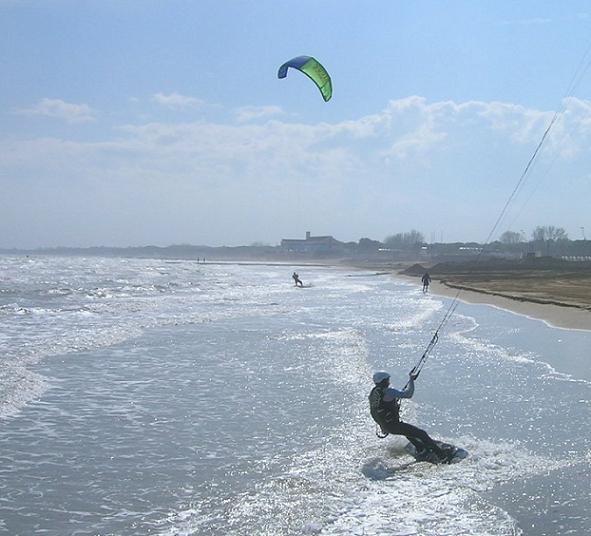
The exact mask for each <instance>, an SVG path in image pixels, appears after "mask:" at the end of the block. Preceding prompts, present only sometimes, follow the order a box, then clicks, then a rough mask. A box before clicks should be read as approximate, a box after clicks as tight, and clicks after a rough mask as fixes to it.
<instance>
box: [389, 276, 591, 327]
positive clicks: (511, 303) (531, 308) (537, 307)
mask: <svg viewBox="0 0 591 536" xmlns="http://www.w3.org/2000/svg"><path fill="white" fill-rule="evenodd" d="M397 277H399V278H401V279H404V280H405V281H409V282H412V283H416V285H417V288H418V289H420V288H421V286H422V285H421V279H420V277H413V276H407V275H403V274H397ZM504 283H505V285H504V286H505V288H508V289H510V288H511V284H510V282H509V281H505V282H504ZM429 292H432V293H434V294H438V295H441V296H446V297H450V298H455V297H456V296H457V297H458V299H459V300H461V301H463V302H466V303H479V304H486V305H491V306H493V307H498V308H500V309H505V310H507V311H511V312H513V313H516V314H519V315H524V316H527V317H529V318H535V319H538V320H542V321H544V322H546V323H547V324H549V325H551V326H554V327H559V328H564V329H583V330H590V331H591V310H590V309H588V308H587V307H586V304H584V303H580V304H575V303H573V302H572V301H568V300H565V301H564V302H562V303H561V301H560V300H558V299H547V300H545V301H547V302H551V303H540V302H542V301H544V299H543V298H533V299H534V300H537V301H532V299H531V298H528V297H527V296H524V295H523V294H521V293H518V292H514V293H512V294H511V293H510V291H508V290H507V291H505V292H501V291H500V290H498V291H497V290H490V289H478V290H477V291H475V290H474V289H473V288H466V286H464V285H462V284H461V283H460V282H457V283H455V282H454V283H449V284H445V283H442V282H440V281H436V280H433V281H431V285H430V286H429ZM458 292H459V294H458Z"/></svg>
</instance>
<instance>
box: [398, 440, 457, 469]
mask: <svg viewBox="0 0 591 536" xmlns="http://www.w3.org/2000/svg"><path fill="white" fill-rule="evenodd" d="M435 443H437V446H438V447H439V448H440V449H441V450H442V451H443V452H444V453H445V458H444V459H441V458H440V457H439V456H437V454H435V453H434V452H433V451H431V450H428V449H427V450H422V451H420V452H417V449H416V447H415V446H414V445H413V444H412V443H408V444H407V445H406V447H404V450H405V451H406V452H407V454H410V455H411V456H412V457H413V458H414V459H415V460H417V461H418V462H429V463H435V464H439V463H457V462H459V461H461V460H463V459H465V458H467V457H468V451H467V450H464V449H463V448H460V447H456V446H455V445H451V444H450V443H444V442H443V441H435Z"/></svg>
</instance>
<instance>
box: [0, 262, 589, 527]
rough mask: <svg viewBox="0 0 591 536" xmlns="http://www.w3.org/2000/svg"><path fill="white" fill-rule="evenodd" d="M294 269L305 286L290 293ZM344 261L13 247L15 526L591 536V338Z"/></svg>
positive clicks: (2, 305)
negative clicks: (383, 424) (408, 392)
mask: <svg viewBox="0 0 591 536" xmlns="http://www.w3.org/2000/svg"><path fill="white" fill-rule="evenodd" d="M294 269H296V270H297V271H298V272H299V273H300V276H301V277H302V279H303V280H304V283H310V284H312V286H311V287H309V288H304V289H297V288H295V287H293V285H292V281H291V278H290V276H291V273H292V272H293V270H294ZM448 306H449V300H448V299H446V298H441V297H438V296H434V295H430V294H423V293H422V292H421V291H420V289H419V287H418V285H412V284H409V283H407V282H404V281H399V280H396V279H395V278H394V277H392V276H389V275H376V274H375V273H372V272H364V271H355V270H352V269H347V268H331V267H315V266H292V265H273V266H271V265H240V264H203V263H201V264H200V263H197V262H195V261H185V260H174V261H173V260H157V259H124V258H82V257H49V256H37V257H33V256H31V257H25V256H20V257H17V256H4V257H0V325H1V328H2V329H1V331H0V534H7V535H11V536H16V535H22V536H25V535H27V536H28V535H31V534H43V535H55V536H58V535H59V536H63V535H146V534H150V535H152V534H153V535H162V536H175V535H187V536H189V535H220V534H228V535H269V536H270V535H307V534H322V535H387V534H391V535H413V534H417V535H460V534H466V535H509V534H510V535H514V534H526V535H555V534H561V535H562V534H574V535H584V534H589V533H590V532H591V513H590V512H589V508H588V505H589V504H591V486H590V485H589V481H590V478H591V469H590V464H591V454H590V449H591V431H590V430H591V427H590V425H591V367H590V366H589V358H590V356H589V348H591V333H588V332H582V331H569V330H562V329H555V328H551V327H549V326H547V325H545V324H544V323H542V322H540V321H535V320H531V319H528V318H524V317H520V316H517V315H514V314H512V313H509V312H506V311H502V310H499V309H494V308H492V307H489V306H484V305H467V304H461V305H460V306H459V307H458V309H457V312H456V313H455V315H454V316H453V317H452V318H451V320H450V321H449V322H448V323H447V324H446V325H445V326H444V329H443V330H442V333H441V338H440V342H439V343H438V345H437V346H436V347H435V349H434V351H433V352H432V354H431V356H430V357H429V360H428V361H427V364H426V366H425V368H424V370H423V372H422V374H421V376H420V377H419V379H418V380H417V384H416V393H415V396H414V397H413V399H412V400H411V401H408V402H404V404H403V410H402V413H403V418H404V419H405V420H407V421H408V422H412V423H415V424H417V425H419V426H421V427H423V428H425V429H426V430H427V431H428V432H429V433H430V434H431V435H432V436H433V437H435V438H438V439H443V440H445V441H448V442H451V443H453V444H456V445H459V446H462V447H464V448H466V449H467V450H468V451H469V452H470V456H469V457H468V458H467V459H466V460H464V461H462V462H461V463H458V464H453V465H440V466H434V465H430V464H427V463H416V462H414V461H413V459H412V458H410V457H409V456H408V455H406V454H405V452H404V445H405V441H403V440H402V439H401V438H393V437H388V438H386V439H382V440H380V439H378V438H377V437H376V435H375V427H374V424H373V422H372V421H371V419H370V417H369V414H368V407H367V406H368V405H367V395H368V393H369V390H370V389H371V386H372V385H371V374H372V372H373V371H374V370H388V371H390V372H391V374H392V383H393V385H394V386H396V387H402V386H403V385H404V384H405V383H406V381H407V379H408V371H409V370H410V369H411V368H412V366H413V365H414V364H415V362H416V361H417V359H418V358H419V357H420V355H421V353H422V352H423V351H424V349H425V347H426V345H427V343H428V342H429V340H430V338H431V336H432V334H433V332H434V330H435V329H436V327H437V326H438V324H439V322H440V321H441V319H442V317H443V315H444V313H445V311H446V309H447V307H448Z"/></svg>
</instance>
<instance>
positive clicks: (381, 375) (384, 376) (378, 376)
mask: <svg viewBox="0 0 591 536" xmlns="http://www.w3.org/2000/svg"><path fill="white" fill-rule="evenodd" d="M389 379H390V374H388V373H387V372H376V373H374V375H373V382H374V383H375V384H376V385H378V383H382V382H383V381H384V380H389Z"/></svg>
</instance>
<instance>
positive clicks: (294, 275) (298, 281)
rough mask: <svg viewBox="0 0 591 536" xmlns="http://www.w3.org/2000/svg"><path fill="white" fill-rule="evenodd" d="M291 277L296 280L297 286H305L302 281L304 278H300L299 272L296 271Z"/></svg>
mask: <svg viewBox="0 0 591 536" xmlns="http://www.w3.org/2000/svg"><path fill="white" fill-rule="evenodd" d="M291 277H292V279H293V280H294V281H295V286H296V287H298V286H300V287H303V286H304V284H303V283H302V280H301V279H300V276H299V275H298V274H297V272H294V273H293V275H292V276H291Z"/></svg>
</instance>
